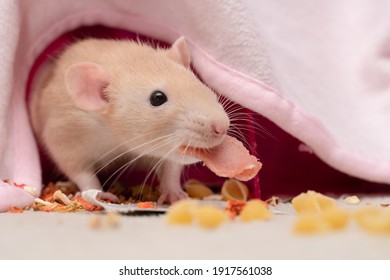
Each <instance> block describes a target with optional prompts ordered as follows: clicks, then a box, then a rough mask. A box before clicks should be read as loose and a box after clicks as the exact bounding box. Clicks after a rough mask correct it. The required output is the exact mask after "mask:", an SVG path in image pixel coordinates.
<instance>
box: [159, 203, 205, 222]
mask: <svg viewBox="0 0 390 280" xmlns="http://www.w3.org/2000/svg"><path fill="white" fill-rule="evenodd" d="M196 207H197V203H196V201H194V200H191V199H184V200H180V201H178V202H175V203H174V204H172V205H171V206H170V207H169V209H168V212H167V214H166V216H165V218H166V221H167V222H168V224H171V225H186V224H190V223H192V221H193V219H194V215H193V214H194V213H193V212H194V210H195V209H196Z"/></svg>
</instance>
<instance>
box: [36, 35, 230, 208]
mask: <svg viewBox="0 0 390 280" xmlns="http://www.w3.org/2000/svg"><path fill="white" fill-rule="evenodd" d="M189 66H190V56H189V53H188V50H187V46H186V43H185V40H184V38H179V39H178V40H177V41H176V42H175V43H174V44H173V45H172V47H171V48H170V49H167V50H164V49H154V48H152V47H150V46H148V45H143V44H140V43H137V42H131V41H116V40H100V39H87V40H84V41H80V42H77V43H75V44H73V45H71V46H69V47H68V48H67V49H66V50H65V51H64V52H63V53H62V55H61V56H60V57H59V58H58V60H57V61H55V62H54V63H52V64H51V65H50V66H48V68H49V69H47V70H46V72H45V74H44V75H41V77H38V79H37V80H36V82H35V85H34V87H33V92H32V98H31V102H30V114H31V120H32V125H33V129H34V132H35V134H36V136H37V138H38V139H39V140H40V142H41V143H42V145H43V146H44V147H45V148H46V149H47V151H48V153H49V154H50V156H51V157H52V159H53V160H54V162H55V163H56V164H57V165H58V167H59V168H60V169H61V170H62V171H63V172H64V173H65V175H67V176H68V177H69V179H70V180H72V181H73V182H74V183H76V184H77V185H78V186H79V187H80V188H81V190H87V189H101V184H100V182H99V180H98V178H97V176H96V173H97V172H98V171H99V168H100V167H102V166H105V165H109V163H111V162H112V161H113V159H115V158H126V160H127V161H128V162H129V163H133V162H135V161H134V159H138V158H145V157H146V158H150V159H151V160H153V161H154V162H155V163H156V164H158V166H159V168H158V171H157V175H158V177H159V181H160V190H161V197H160V198H159V201H158V202H159V203H163V202H174V201H176V200H179V199H181V198H185V197H187V194H186V193H185V192H184V191H183V190H182V188H181V186H180V176H181V171H182V167H183V165H186V164H192V163H195V162H197V161H198V160H197V159H195V158H192V157H188V156H183V155H179V153H178V152H177V151H178V148H179V147H180V146H192V147H199V148H205V149H207V148H211V147H213V146H216V145H218V144H220V143H221V142H222V140H223V138H224V136H225V135H226V133H227V130H228V128H229V125H230V121H229V118H228V116H227V114H226V112H225V111H224V109H223V107H222V105H221V104H220V103H218V100H217V97H216V95H215V94H214V93H213V92H212V91H211V90H210V89H209V88H207V87H206V86H205V85H204V84H203V83H201V82H200V81H199V80H198V79H197V78H196V76H195V75H194V74H193V73H192V72H191V70H190V69H189Z"/></svg>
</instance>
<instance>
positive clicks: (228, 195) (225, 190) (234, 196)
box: [221, 179, 249, 201]
mask: <svg viewBox="0 0 390 280" xmlns="http://www.w3.org/2000/svg"><path fill="white" fill-rule="evenodd" d="M221 195H222V197H223V199H224V200H237V201H247V200H248V195H249V189H248V187H247V186H246V185H245V184H244V183H242V182H240V181H238V180H235V179H230V180H226V181H225V182H224V183H223V185H222V189H221Z"/></svg>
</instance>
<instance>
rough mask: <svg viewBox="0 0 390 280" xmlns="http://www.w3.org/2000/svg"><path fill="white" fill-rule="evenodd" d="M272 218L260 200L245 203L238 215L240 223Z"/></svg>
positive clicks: (265, 205)
mask: <svg viewBox="0 0 390 280" xmlns="http://www.w3.org/2000/svg"><path fill="white" fill-rule="evenodd" d="M271 217H272V214H271V212H270V211H269V210H268V208H267V204H266V203H265V202H264V201H262V200H260V199H252V200H250V201H248V202H247V203H246V205H245V206H244V208H243V209H242V211H241V213H240V220H241V221H242V222H251V221H264V220H268V219H270V218H271Z"/></svg>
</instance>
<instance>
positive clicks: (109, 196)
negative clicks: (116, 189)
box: [96, 192, 120, 204]
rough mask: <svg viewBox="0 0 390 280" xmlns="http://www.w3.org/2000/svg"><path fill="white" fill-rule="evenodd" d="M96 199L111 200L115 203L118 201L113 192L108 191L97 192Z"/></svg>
mask: <svg viewBox="0 0 390 280" xmlns="http://www.w3.org/2000/svg"><path fill="white" fill-rule="evenodd" d="M96 199H97V200H100V201H105V202H111V203H116V204H119V203H120V201H119V198H118V197H117V196H116V195H115V194H113V193H110V192H99V193H98V194H97V195H96Z"/></svg>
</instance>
